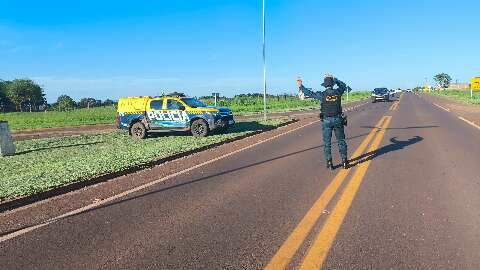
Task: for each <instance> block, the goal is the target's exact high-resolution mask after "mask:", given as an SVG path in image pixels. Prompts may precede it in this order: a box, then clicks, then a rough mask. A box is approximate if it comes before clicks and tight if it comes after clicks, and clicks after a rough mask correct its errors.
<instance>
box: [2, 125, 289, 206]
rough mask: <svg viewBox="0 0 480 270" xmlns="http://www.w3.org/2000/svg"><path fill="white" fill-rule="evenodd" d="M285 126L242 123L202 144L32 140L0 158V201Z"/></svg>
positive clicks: (115, 135) (106, 137)
mask: <svg viewBox="0 0 480 270" xmlns="http://www.w3.org/2000/svg"><path fill="white" fill-rule="evenodd" d="M285 121H286V120H280V119H279V120H270V121H267V122H243V123H238V124H236V125H235V126H234V127H232V128H231V129H230V130H229V131H228V132H227V133H225V134H217V135H212V136H209V137H206V138H194V137H192V136H190V135H186V134H180V135H178V134H177V135H172V134H170V135H160V134H158V135H153V136H151V137H149V138H148V139H145V140H135V139H132V138H130V137H129V136H128V135H127V133H125V132H121V131H116V132H112V133H109V134H102V135H84V136H70V137H61V138H48V139H37V140H29V141H20V142H17V143H16V146H17V155H15V156H11V157H3V158H2V157H0V199H6V198H13V197H18V196H25V195H30V194H34V193H38V192H41V191H46V190H49V189H52V188H54V187H58V186H62V185H65V184H68V183H72V182H76V181H81V180H85V179H90V178H92V177H95V176H99V175H102V174H105V173H112V172H117V171H121V170H123V169H127V168H130V167H132V166H137V165H141V164H145V163H148V162H150V161H154V160H157V159H160V158H164V157H168V156H171V155H174V154H177V153H181V152H185V151H189V150H193V149H196V148H199V147H203V146H207V145H210V144H215V143H219V142H222V141H225V140H229V139H232V138H235V137H239V136H242V135H246V134H249V133H253V132H255V131H257V130H261V129H265V128H268V127H272V126H277V125H279V124H281V123H284V122H285Z"/></svg>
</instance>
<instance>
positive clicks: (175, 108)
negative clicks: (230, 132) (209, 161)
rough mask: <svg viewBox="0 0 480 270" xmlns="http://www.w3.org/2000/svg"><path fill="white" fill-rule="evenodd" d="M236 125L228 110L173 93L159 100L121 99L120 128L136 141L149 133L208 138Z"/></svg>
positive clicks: (118, 124) (118, 114)
mask: <svg viewBox="0 0 480 270" xmlns="http://www.w3.org/2000/svg"><path fill="white" fill-rule="evenodd" d="M233 124H235V121H234V120H233V113H232V111H231V110H230V109H228V108H216V107H212V106H207V105H206V104H205V103H203V102H201V101H200V100H198V99H196V98H191V97H186V96H185V95H184V94H181V93H174V94H170V95H165V96H160V97H149V96H145V97H127V98H120V100H119V101H118V110H117V127H118V128H119V129H126V130H128V131H129V134H130V135H131V136H132V137H134V138H137V139H144V138H145V137H146V136H147V133H150V132H172V131H190V132H191V133H192V135H193V136H195V137H205V136H208V134H209V133H210V132H211V131H213V130H226V129H227V128H228V127H229V126H232V125H233Z"/></svg>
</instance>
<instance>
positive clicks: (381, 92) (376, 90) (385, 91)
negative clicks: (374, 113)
mask: <svg viewBox="0 0 480 270" xmlns="http://www.w3.org/2000/svg"><path fill="white" fill-rule="evenodd" d="M387 91H388V89H387V88H375V89H374V90H373V92H374V93H375V94H385V93H387Z"/></svg>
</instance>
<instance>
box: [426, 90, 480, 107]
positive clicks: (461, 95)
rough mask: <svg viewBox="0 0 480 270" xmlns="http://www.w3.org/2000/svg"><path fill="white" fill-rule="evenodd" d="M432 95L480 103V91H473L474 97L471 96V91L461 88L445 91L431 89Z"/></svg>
mask: <svg viewBox="0 0 480 270" xmlns="http://www.w3.org/2000/svg"><path fill="white" fill-rule="evenodd" d="M428 93H429V94H430V95H434V96H441V97H447V98H451V99H454V100H458V101H462V102H465V103H470V104H476V105H480V92H478V91H477V92H473V99H472V98H471V97H470V91H460V90H444V91H430V92H428Z"/></svg>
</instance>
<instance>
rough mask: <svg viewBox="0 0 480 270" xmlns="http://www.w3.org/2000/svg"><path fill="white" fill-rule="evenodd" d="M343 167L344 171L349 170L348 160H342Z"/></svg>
mask: <svg viewBox="0 0 480 270" xmlns="http://www.w3.org/2000/svg"><path fill="white" fill-rule="evenodd" d="M342 166H343V168H344V169H348V159H346V158H345V159H342Z"/></svg>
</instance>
